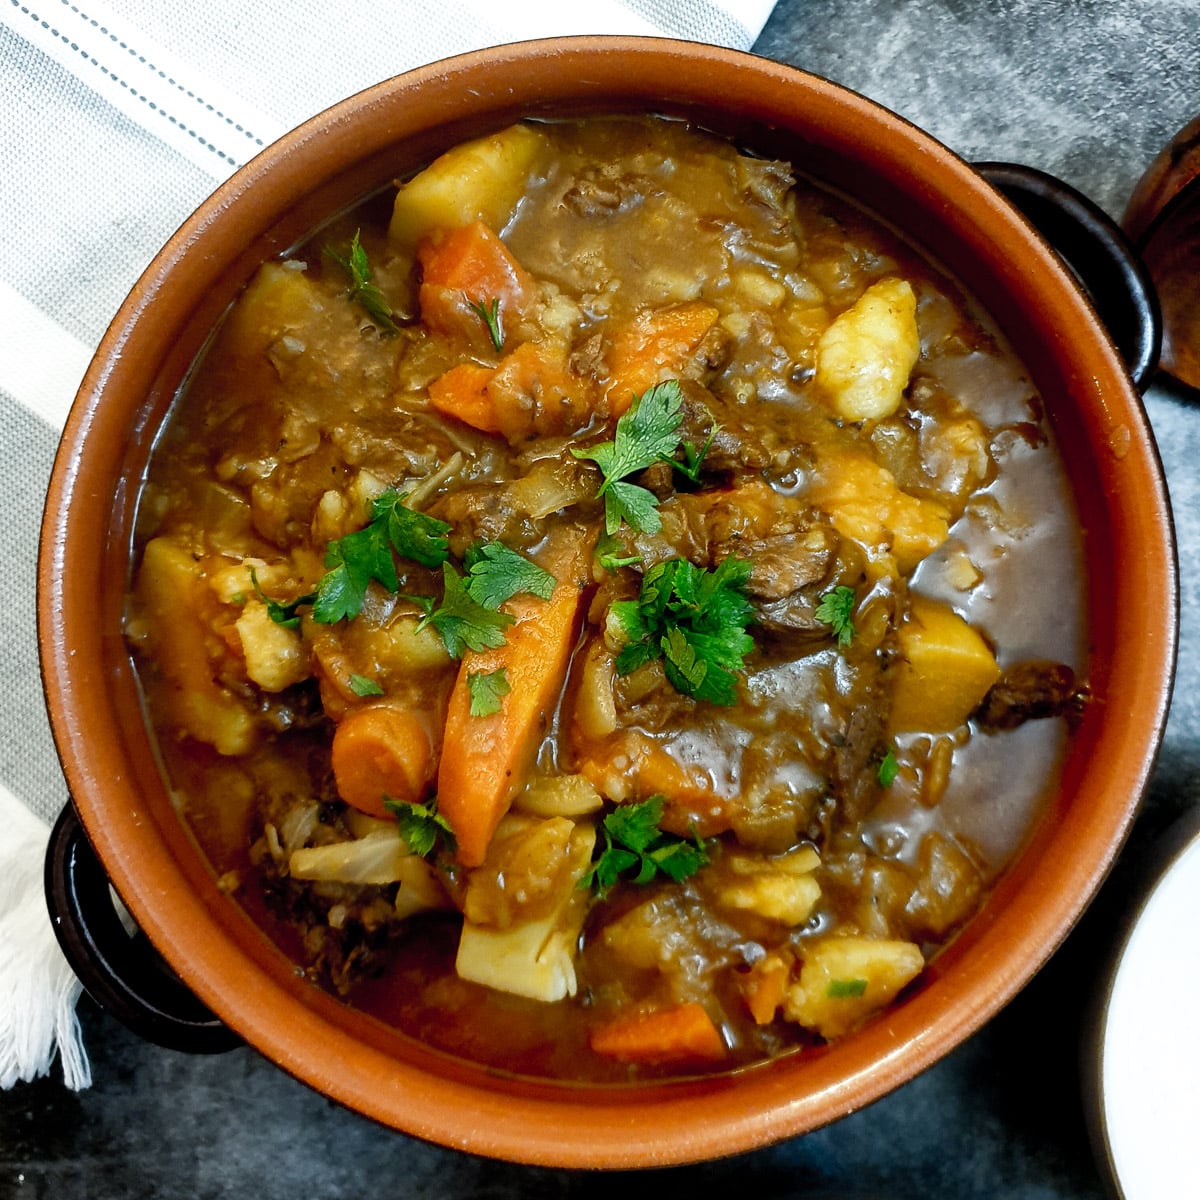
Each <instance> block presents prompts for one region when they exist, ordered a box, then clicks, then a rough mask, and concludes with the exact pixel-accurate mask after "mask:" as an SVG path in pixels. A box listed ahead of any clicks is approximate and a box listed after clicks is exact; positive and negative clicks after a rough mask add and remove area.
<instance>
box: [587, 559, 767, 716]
mask: <svg viewBox="0 0 1200 1200" xmlns="http://www.w3.org/2000/svg"><path fill="white" fill-rule="evenodd" d="M750 571H751V565H750V563H748V562H747V561H746V560H745V559H740V558H735V557H733V556H730V557H729V558H726V559H723V560H722V561H721V563H720V564H719V565H718V566H717V567H715V568H714V569H712V570H706V569H705V568H703V567H697V566H696V565H695V564H693V563H690V562H688V561H687V560H686V559H682V558H673V559H668V560H667V561H666V562H662V563H656V564H655V565H654V566H653V567H651V568H650V570H648V571H647V572H646V574H645V575H644V576H643V577H642V588H641V592H640V594H639V596H638V598H637V600H618V601H615V602H614V603H613V604H611V605H610V606H609V611H608V619H607V622H606V626H607V630H608V632H609V633H610V634H611V635H613V636H614V637H615V638H616V639H617V640H619V641H621V642H623V643H624V645H623V646H622V647H621V649H620V651H619V652H618V653H617V658H616V668H617V673H618V674H619V675H628V674H629V673H630V672H632V671H635V670H637V668H638V667H640V666H642V665H643V664H645V663H647V662H652V661H654V660H656V659H659V658H661V659H662V660H663V668H664V670H665V671H666V675H667V679H668V680H669V681H670V683H671V685H672V686H673V687H674V688H675V689H676V690H677V691H679V692H683V693H684V694H685V695H688V696H694V697H695V698H696V699H697V700H707V701H709V702H711V703H713V704H724V705H730V704H733V703H734V702H735V701H736V700H737V679H736V672H737V671H740V670H741V669H742V667H743V666H744V664H745V658H746V655H747V654H749V653H750V651H751V650H753V649H754V639H753V638H752V637H751V636H750V635H749V634H748V633H747V632H746V626H747V625H748V624H749V623H750V622H751V621H752V620H753V619H754V606H753V605H752V604H751V602H750V601H749V599H747V597H746V594H745V586H746V583H747V581H748V580H749V578H750Z"/></svg>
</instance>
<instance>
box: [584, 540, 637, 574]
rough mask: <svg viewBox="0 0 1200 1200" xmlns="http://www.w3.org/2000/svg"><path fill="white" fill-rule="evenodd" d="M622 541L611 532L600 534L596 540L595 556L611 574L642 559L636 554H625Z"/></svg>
mask: <svg viewBox="0 0 1200 1200" xmlns="http://www.w3.org/2000/svg"><path fill="white" fill-rule="evenodd" d="M622 549H623V547H622V545H621V542H620V540H619V539H618V538H616V537H614V536H613V535H612V534H611V533H604V534H601V535H600V539H599V540H598V541H597V542H596V549H595V552H594V553H595V558H596V561H597V562H598V563H599V564H600V566H601V568H602V569H603V570H605V571H608V572H609V573H610V574H615V573H616V572H617V571H618V570H620V569H621V567H631V566H633V564H634V563H636V562H641V561H642V560H641V559H640V558H639V557H638V556H637V555H636V554H629V555H623V554H621V550H622Z"/></svg>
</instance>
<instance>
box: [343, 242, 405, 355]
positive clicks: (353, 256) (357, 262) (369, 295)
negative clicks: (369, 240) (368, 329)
mask: <svg viewBox="0 0 1200 1200" xmlns="http://www.w3.org/2000/svg"><path fill="white" fill-rule="evenodd" d="M361 232H362V231H361V230H359V229H356V230H355V231H354V237H353V238H351V239H350V250H349V253H348V254H347V255H346V256H345V257H343V256H342V255H340V254H338V253H337V252H336V251H335V250H332V249H330V248H329V247H328V246H327V247H326V248H325V253H326V254H327V255H328V256H329V257H330V258H331V259H333V261H334V262H335V263H337V265H338V266H339V267H341V268H342V270H343V271H345V272H346V274H347V275H348V276H349V277H350V287H349V288H348V289H347V291H346V295H348V296H349V297H350V299H351V300H352V301H354V302H355V303H357V304H361V305H362V307H363V308H364V309H366V311H367V315H368V316H369V317H370V318H371V320H372V321H374V322H375V324H376V325H378V326H379V328H380V329H382V330H384V331H385V332H386V333H398V332H399V330H400V327H399V326H398V325H397V324H396V322H395V321H394V320H393V315H392V306H391V305H390V304H388V302H387V300H386V299H385V298H384V295H383V293H382V292H381V291H380V290H379V287H378V286H377V285H376V284H375V283H373V282H372V281H371V264H370V262H369V261H368V259H367V252H366V251H365V250H364V249H363V247H362V243H361V242H360V241H359V234H360V233H361Z"/></svg>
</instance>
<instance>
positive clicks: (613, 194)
mask: <svg viewBox="0 0 1200 1200" xmlns="http://www.w3.org/2000/svg"><path fill="white" fill-rule="evenodd" d="M655 190H656V189H655V187H654V184H653V181H651V180H649V179H647V178H646V177H645V176H644V175H637V174H634V173H632V172H630V171H626V170H624V169H623V168H622V167H620V166H619V165H618V164H616V163H598V164H596V165H593V166H589V167H585V168H584V169H583V170H582V171H581V172H580V173H579V175H578V176H577V177H576V179H575V181H574V182H573V183H572V184H571V186H570V187H568V188H567V190H566V191H565V192H563V196H562V205H563V207H564V208H566V209H568V210H569V211H570V212H572V213H574V214H575V215H576V216H579V217H586V218H594V217H608V216H614V215H615V214H617V213H620V212H626V211H627V210H628V209H630V208H633V207H634V206H635V205H636V204H639V203H640V202H641V200H642V198H643V197H644V196H646V195H648V194H651V193H652V192H653V191H655Z"/></svg>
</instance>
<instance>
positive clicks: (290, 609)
mask: <svg viewBox="0 0 1200 1200" xmlns="http://www.w3.org/2000/svg"><path fill="white" fill-rule="evenodd" d="M250 582H251V583H252V584H253V585H254V594H255V595H256V596H257V597H258V598H259V599H260V600H261V601H262V602H263V603H264V604H265V605H266V606H267V616H269V617H270V618H271V620H272V621H274V622H275V624H276V625H282V626H283V627H284V628H285V629H298V628H299V627H300V617H299V615H298V614H297V612H296V609H298V608H299V607H300V606H301V605H302V604H311V603H312V602H313V601H314V600H315V599H316V598H317V593H316V592H309V593H307V594H306V595H304V596H297V597H296V599H295V600H290V601H288V602H287V603H286V604H284V603H281V602H280V601H279V600H272V599H271V597H270V596H268V595H266V594H265V593H264V592H263V590H262V588H261V587H260V586H259V583H258V575H257V574H256V573H255V570H254V568H253V567H251V568H250ZM239 595H241V593H239ZM235 602H236V597H235ZM241 602H242V603H243V604H244V603H245V602H246V598H245V596H244V595H243V596H242V601H241Z"/></svg>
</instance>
